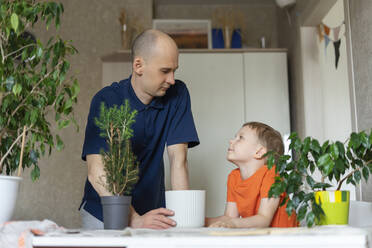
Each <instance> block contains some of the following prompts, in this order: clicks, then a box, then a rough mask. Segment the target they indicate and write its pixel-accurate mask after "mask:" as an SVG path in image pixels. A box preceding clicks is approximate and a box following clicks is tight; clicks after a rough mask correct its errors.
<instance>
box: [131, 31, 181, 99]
mask: <svg viewBox="0 0 372 248" xmlns="http://www.w3.org/2000/svg"><path fill="white" fill-rule="evenodd" d="M132 62H133V67H132V69H133V75H132V82H134V84H135V85H134V86H135V90H137V91H138V92H136V93H138V94H140V95H139V96H138V97H139V98H140V99H141V97H142V98H148V99H150V101H151V99H152V98H153V97H159V96H164V95H165V93H166V91H167V89H168V88H169V87H170V86H171V85H173V84H174V83H175V81H174V72H175V71H176V69H177V68H178V49H177V45H176V43H175V42H174V40H173V39H172V38H171V37H169V36H168V35H167V34H165V33H163V32H161V31H158V30H146V31H145V32H143V33H141V34H140V35H139V36H138V37H137V38H136V39H135V40H134V42H133V45H132ZM141 100H142V99H141Z"/></svg>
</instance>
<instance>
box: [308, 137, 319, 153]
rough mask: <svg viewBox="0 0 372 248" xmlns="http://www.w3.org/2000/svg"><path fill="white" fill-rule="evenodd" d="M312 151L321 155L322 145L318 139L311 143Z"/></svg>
mask: <svg viewBox="0 0 372 248" xmlns="http://www.w3.org/2000/svg"><path fill="white" fill-rule="evenodd" d="M310 149H311V150H313V151H315V152H317V153H319V152H320V144H319V141H317V140H316V139H313V140H312V141H311V144H310Z"/></svg>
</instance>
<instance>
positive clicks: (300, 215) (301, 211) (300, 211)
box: [297, 205, 307, 221]
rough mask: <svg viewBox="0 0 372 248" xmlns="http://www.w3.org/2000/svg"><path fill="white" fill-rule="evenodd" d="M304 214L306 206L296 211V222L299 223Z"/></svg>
mask: <svg viewBox="0 0 372 248" xmlns="http://www.w3.org/2000/svg"><path fill="white" fill-rule="evenodd" d="M306 212H307V205H303V206H302V207H301V208H300V210H299V211H298V214H297V220H298V221H301V220H303V219H304V218H305V216H306Z"/></svg>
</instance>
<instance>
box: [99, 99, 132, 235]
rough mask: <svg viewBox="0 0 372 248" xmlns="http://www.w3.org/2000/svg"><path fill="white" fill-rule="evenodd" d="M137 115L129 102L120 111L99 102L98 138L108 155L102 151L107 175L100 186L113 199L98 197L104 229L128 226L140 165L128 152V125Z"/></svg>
mask: <svg viewBox="0 0 372 248" xmlns="http://www.w3.org/2000/svg"><path fill="white" fill-rule="evenodd" d="M136 115H137V111H136V110H133V111H131V109H130V107H129V102H128V100H126V101H125V104H124V105H121V106H120V108H119V107H117V106H116V105H114V106H112V107H110V108H106V107H105V104H104V103H103V102H102V104H101V109H100V115H99V118H95V123H96V125H97V126H98V127H99V128H100V130H101V133H100V136H101V137H104V138H105V139H106V142H107V145H108V147H107V151H105V150H104V149H101V155H102V161H103V164H104V170H105V172H106V175H105V178H101V179H102V182H101V183H102V184H103V185H105V187H106V189H107V190H108V191H109V192H110V193H112V195H113V196H103V197H101V202H102V208H103V222H104V228H105V229H124V228H125V227H127V226H128V214H129V207H130V203H131V194H132V190H133V188H134V186H135V185H136V183H137V181H138V178H139V177H138V173H139V163H138V162H137V161H136V156H135V155H134V153H133V152H132V149H131V141H130V138H131V137H132V136H133V130H132V129H131V125H132V124H133V123H134V122H135V117H136Z"/></svg>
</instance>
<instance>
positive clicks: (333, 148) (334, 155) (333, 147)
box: [330, 144, 340, 160]
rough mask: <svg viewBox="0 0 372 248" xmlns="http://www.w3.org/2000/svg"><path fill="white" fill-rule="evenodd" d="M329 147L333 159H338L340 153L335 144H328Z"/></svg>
mask: <svg viewBox="0 0 372 248" xmlns="http://www.w3.org/2000/svg"><path fill="white" fill-rule="evenodd" d="M330 149H331V155H332V159H334V160H336V159H338V156H339V155H340V152H339V150H338V146H337V144H332V145H331V146H330Z"/></svg>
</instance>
